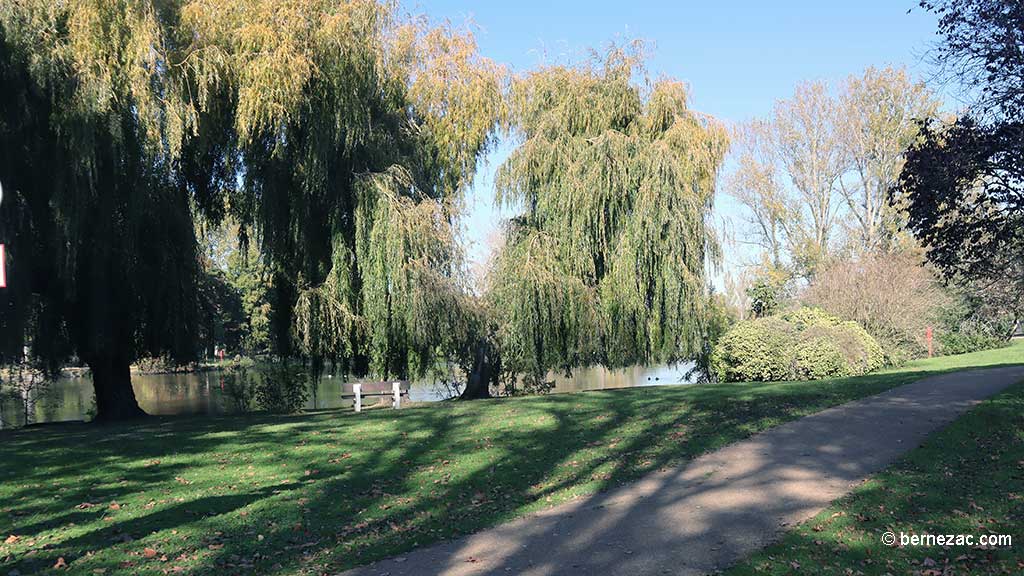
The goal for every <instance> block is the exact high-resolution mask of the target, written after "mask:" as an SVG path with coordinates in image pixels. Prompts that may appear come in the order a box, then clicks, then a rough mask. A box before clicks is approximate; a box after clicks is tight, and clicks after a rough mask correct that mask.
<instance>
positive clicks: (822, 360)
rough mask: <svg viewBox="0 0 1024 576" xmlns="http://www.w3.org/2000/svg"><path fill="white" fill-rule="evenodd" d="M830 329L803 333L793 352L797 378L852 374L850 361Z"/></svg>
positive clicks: (816, 378)
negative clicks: (809, 333)
mask: <svg viewBox="0 0 1024 576" xmlns="http://www.w3.org/2000/svg"><path fill="white" fill-rule="evenodd" d="M828 332H829V331H826V330H822V331H817V332H816V333H815V334H812V335H810V336H808V335H806V334H804V335H801V338H800V340H799V342H797V345H796V349H795V351H794V353H793V378H794V379H795V380H820V379H822V378H839V377H842V376H849V375H850V363H849V362H848V360H847V358H846V356H845V355H844V354H843V350H842V349H841V348H840V345H839V342H837V341H836V340H835V339H833V338H831V337H830V336H833V335H832V334H829V333H828Z"/></svg>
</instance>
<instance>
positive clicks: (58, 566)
mask: <svg viewBox="0 0 1024 576" xmlns="http://www.w3.org/2000/svg"><path fill="white" fill-rule="evenodd" d="M67 567H68V563H67V562H65V561H64V557H63V556H61V557H60V558H57V563H56V564H54V565H53V569H54V570H60V569H62V568H67Z"/></svg>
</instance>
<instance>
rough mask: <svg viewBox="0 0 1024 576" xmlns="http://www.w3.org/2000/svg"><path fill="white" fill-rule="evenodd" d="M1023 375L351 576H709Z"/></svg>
mask: <svg viewBox="0 0 1024 576" xmlns="http://www.w3.org/2000/svg"><path fill="white" fill-rule="evenodd" d="M1022 379H1024V367H1010V368H995V369H989V370H976V371H971V372H960V373H955V374H949V375H943V376H936V377H932V378H927V379H925V380H921V381H918V382H915V383H913V384H908V385H905V386H901V387H899V388H895V389H893V390H890V391H888V392H885V393H882V394H879V395H877V396H871V397H869V398H865V399H863V400H858V401H856V402H850V403H848V404H843V405H842V406H837V407H834V408H830V409H828V410H825V411H823V412H819V413H817V414H814V415H812V416H808V417H806V418H803V419H800V420H796V421H793V422H790V423H788V424H783V425H781V426H778V427H775V428H772V429H771V430H768V431H766V432H763V433H761V434H757V435H756V436H753V437H751V438H749V439H748V440H744V441H742V442H738V443H736V444H732V445H730V446H727V447H725V448H723V449H721V450H718V451H716V452H712V453H710V454H706V455H704V456H701V457H700V458H697V459H695V460H692V461H691V462H689V463H688V464H685V465H683V466H681V467H679V468H677V469H674V470H670V471H667V472H660V473H657V474H653V475H651V476H649V477H647V478H645V479H643V480H641V481H639V482H636V483H634V484H630V485H628V486H623V487H621V488H618V489H615V490H612V491H609V492H605V493H602V494H597V495H594V496H592V497H589V498H587V499H583V500H579V501H575V502H571V503H568V504H564V505H560V506H557V507H555V508H552V509H550V510H546V511H544V512H541V513H539V514H535V515H532V516H528V517H525V518H522V519H519V520H516V521H513V522H510V523H507V524H503V525H500V526H497V527H495V528H491V529H489V530H485V531H483V532H480V533H478V534H474V535H471V536H468V537H465V538H462V539H459V540H453V541H449V542H443V543H440V544H436V545H434V546H430V547H426V548H421V549H418V550H414V551H413V552H411V553H409V554H407V555H405V556H402V557H399V558H393V559H389V560H384V561H381V562H378V563H376V564H372V565H369V566H364V567H362V568H357V569H355V570H351V571H349V572H346V573H345V574H346V575H347V576H379V575H384V574H387V575H389V576H414V575H415V576H420V575H435V574H446V575H453V576H462V575H476V574H515V575H519V574H524V575H531V576H533V575H536V576H540V575H548V574H559V575H562V574H566V575H574V574H578V575H580V576H585V575H590V574H601V575H622V576H641V575H645V574H705V573H707V572H712V571H714V570H716V569H720V568H725V567H727V566H729V565H731V564H732V563H734V562H736V561H737V560H739V559H741V558H743V557H745V556H747V555H748V554H750V553H751V552H753V551H755V550H757V549H759V548H761V547H763V546H764V545H765V544H768V543H769V542H771V541H773V540H774V539H776V538H778V537H779V536H780V535H781V533H782V531H784V530H785V529H786V528H785V527H786V526H787V525H791V524H795V523H797V522H800V521H802V520H805V519H807V518H810V517H811V516H813V515H815V514H817V513H818V512H819V511H821V510H822V509H823V508H824V507H826V506H827V505H828V504H829V502H831V501H832V500H834V499H836V498H838V497H839V496H842V495H843V494H846V493H847V492H849V491H850V489H851V488H852V487H853V486H854V485H856V484H857V482H858V481H860V480H861V479H863V478H864V477H866V476H868V475H870V474H871V473H873V472H875V471H877V470H879V469H881V468H883V467H885V466H886V465H887V464H889V463H890V462H892V461H893V460H895V459H896V458H897V457H899V456H900V455H902V454H903V453H904V452H906V451H908V450H910V449H912V448H914V447H916V446H918V445H919V444H920V443H921V442H922V441H923V440H924V439H925V437H926V436H927V435H928V434H929V433H931V432H933V431H935V430H937V429H939V428H941V427H943V426H944V425H946V424H948V423H949V422H951V421H953V420H954V419H956V418H957V417H958V416H959V415H960V414H962V413H963V412H965V411H966V410H967V409H969V408H970V407H971V406H972V405H974V404H976V403H978V402H979V401H981V400H984V399H985V398H988V397H989V396H992V395H993V394H995V393H997V392H999V391H1000V390H1002V389H1003V388H1005V387H1007V386H1009V385H1011V384H1013V383H1015V382H1018V381H1020V380H1022Z"/></svg>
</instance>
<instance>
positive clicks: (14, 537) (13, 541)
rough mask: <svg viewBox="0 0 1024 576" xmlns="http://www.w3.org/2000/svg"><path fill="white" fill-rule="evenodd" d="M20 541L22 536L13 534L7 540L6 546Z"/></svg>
mask: <svg viewBox="0 0 1024 576" xmlns="http://www.w3.org/2000/svg"><path fill="white" fill-rule="evenodd" d="M18 540H21V536H15V535H14V534H11V535H10V536H8V537H7V539H6V540H4V544H14V543H15V542H17V541H18Z"/></svg>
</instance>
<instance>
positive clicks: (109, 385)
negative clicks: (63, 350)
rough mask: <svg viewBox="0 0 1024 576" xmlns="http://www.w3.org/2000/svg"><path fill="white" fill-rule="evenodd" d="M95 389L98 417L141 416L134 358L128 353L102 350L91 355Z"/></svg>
mask: <svg viewBox="0 0 1024 576" xmlns="http://www.w3.org/2000/svg"><path fill="white" fill-rule="evenodd" d="M88 363H89V368H90V369H92V382H93V388H94V389H95V391H96V421H97V422H111V421H115V420H129V419H132V418H141V417H143V416H145V415H146V413H145V412H144V411H143V410H142V408H140V407H139V403H138V401H137V400H136V399H135V390H134V389H133V388H132V374H131V361H130V360H129V359H128V356H127V355H125V354H117V353H114V354H103V355H97V356H94V357H92V358H90V359H88Z"/></svg>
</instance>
